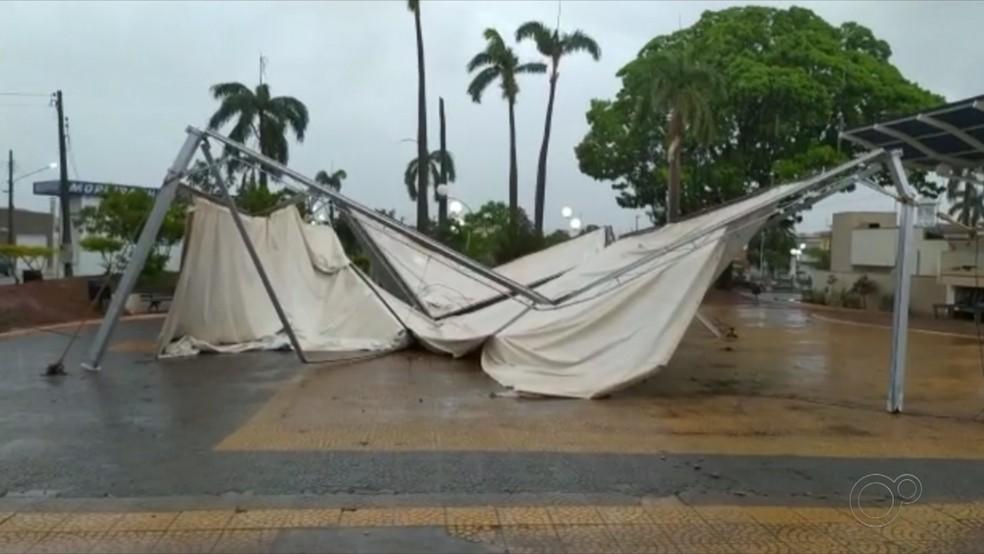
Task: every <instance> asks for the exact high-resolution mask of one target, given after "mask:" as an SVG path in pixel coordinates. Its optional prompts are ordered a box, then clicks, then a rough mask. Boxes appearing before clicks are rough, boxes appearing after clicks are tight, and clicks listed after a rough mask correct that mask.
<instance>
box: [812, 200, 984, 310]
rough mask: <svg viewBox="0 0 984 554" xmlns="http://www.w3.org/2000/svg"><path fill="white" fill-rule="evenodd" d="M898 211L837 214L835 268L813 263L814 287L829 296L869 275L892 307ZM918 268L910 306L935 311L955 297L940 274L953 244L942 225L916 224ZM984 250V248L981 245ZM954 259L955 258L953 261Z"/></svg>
mask: <svg viewBox="0 0 984 554" xmlns="http://www.w3.org/2000/svg"><path fill="white" fill-rule="evenodd" d="M896 221H897V220H896V214H895V212H842V213H838V214H834V217H833V224H832V225H831V230H830V268H829V269H821V268H811V269H810V270H809V271H810V273H811V277H812V279H813V288H814V290H820V291H825V292H826V293H827V294H828V295H836V294H839V293H840V291H842V290H846V289H850V288H851V287H852V286H853V285H854V283H855V282H857V280H858V279H860V278H861V277H862V276H867V277H868V278H869V279H870V280H871V281H873V282H874V283H875V285H876V286H877V289H878V291H877V293H876V296H877V297H878V302H877V304H876V303H875V302H872V304H873V305H881V306H890V302H889V299H890V298H891V296H892V294H894V292H895V255H896V249H897V248H898V232H899V230H898V225H897V222H896ZM914 238H915V241H914V242H915V244H914V245H913V246H914V249H915V256H916V262H915V273H914V274H913V276H912V296H911V310H912V312H913V313H917V314H921V315H932V314H933V305H934V304H942V303H947V302H952V301H953V300H952V295H953V291H952V290H951V289H952V287H951V286H950V285H949V283H947V282H946V280H945V279H943V278H942V276H941V265H946V264H947V263H948V262H945V261H944V260H947V259H949V258H948V256H952V254H951V253H950V250H951V244H950V242H949V241H948V240H946V238H945V237H944V236H943V234H942V232H941V230H940V228H939V227H938V226H935V225H932V226H917V227H916V229H915V237H914ZM982 252H984V250H982ZM949 263H951V265H952V263H953V262H949Z"/></svg>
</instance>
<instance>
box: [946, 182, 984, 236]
mask: <svg viewBox="0 0 984 554" xmlns="http://www.w3.org/2000/svg"><path fill="white" fill-rule="evenodd" d="M946 198H947V200H949V201H950V209H949V210H948V213H949V214H950V216H951V217H955V218H956V219H957V221H959V222H960V223H962V224H964V225H966V226H968V227H976V226H977V224H978V223H980V222H981V220H984V196H981V193H980V191H978V190H977V187H976V186H975V185H974V184H973V183H968V182H967V181H965V180H963V179H958V178H956V177H952V178H950V180H949V181H947V183H946Z"/></svg>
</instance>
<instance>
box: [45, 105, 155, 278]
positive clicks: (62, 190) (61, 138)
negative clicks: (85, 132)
mask: <svg viewBox="0 0 984 554" xmlns="http://www.w3.org/2000/svg"><path fill="white" fill-rule="evenodd" d="M55 108H56V109H57V110H58V168H59V170H60V171H59V173H60V179H59V185H58V199H59V202H61V219H62V233H61V235H62V236H61V240H62V244H61V251H62V254H61V255H62V263H63V264H64V267H65V277H72V276H73V275H74V272H73V271H72V256H73V255H74V253H73V252H72V220H71V213H70V209H69V205H68V156H67V153H66V149H65V103H64V101H63V100H62V91H60V90H59V91H56V92H55ZM142 264H143V263H142V262H141V265H142Z"/></svg>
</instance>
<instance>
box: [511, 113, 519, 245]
mask: <svg viewBox="0 0 984 554" xmlns="http://www.w3.org/2000/svg"><path fill="white" fill-rule="evenodd" d="M515 106H516V100H514V99H512V98H510V99H509V227H510V230H511V231H512V234H513V236H515V235H516V231H517V230H518V229H519V175H518V173H517V169H516V114H515V109H514V108H515Z"/></svg>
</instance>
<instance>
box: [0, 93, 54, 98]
mask: <svg viewBox="0 0 984 554" xmlns="http://www.w3.org/2000/svg"><path fill="white" fill-rule="evenodd" d="M0 96H36V97H44V98H48V97H49V96H51V93H50V92H46V93H40V92H0Z"/></svg>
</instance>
